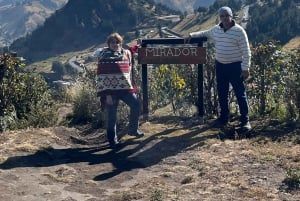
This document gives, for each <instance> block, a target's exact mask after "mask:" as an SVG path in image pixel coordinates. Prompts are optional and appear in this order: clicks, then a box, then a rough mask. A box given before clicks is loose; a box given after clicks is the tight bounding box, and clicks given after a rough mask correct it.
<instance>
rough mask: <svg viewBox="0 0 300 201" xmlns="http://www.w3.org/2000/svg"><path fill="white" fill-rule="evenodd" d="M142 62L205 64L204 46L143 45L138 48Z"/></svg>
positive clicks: (140, 61)
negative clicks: (149, 46) (150, 46)
mask: <svg viewBox="0 0 300 201" xmlns="http://www.w3.org/2000/svg"><path fill="white" fill-rule="evenodd" d="M138 62H139V63H140V64H205V63H206V48H204V47H152V48H146V47H142V48H139V49H138Z"/></svg>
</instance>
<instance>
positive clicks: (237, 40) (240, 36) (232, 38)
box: [190, 21, 251, 70]
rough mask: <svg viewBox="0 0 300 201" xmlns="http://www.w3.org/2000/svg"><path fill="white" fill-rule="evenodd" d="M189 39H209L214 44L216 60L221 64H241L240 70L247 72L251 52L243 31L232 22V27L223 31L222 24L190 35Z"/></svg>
mask: <svg viewBox="0 0 300 201" xmlns="http://www.w3.org/2000/svg"><path fill="white" fill-rule="evenodd" d="M190 36H191V37H203V36H206V37H210V38H212V39H213V40H214V42H215V47H216V49H215V54H216V60H217V61H218V62H220V63H223V64H228V63H234V62H238V61H240V62H242V70H249V67H250V59H251V51H250V47H249V42H248V37H247V34H246V32H245V30H244V29H243V28H242V27H241V26H240V25H238V24H236V23H235V22H234V21H233V26H232V27H231V28H230V29H228V30H226V31H224V28H223V24H222V23H220V24H219V25H215V26H214V27H212V28H211V29H209V30H206V31H199V32H193V33H190Z"/></svg>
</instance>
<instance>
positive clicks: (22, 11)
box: [0, 0, 68, 47]
mask: <svg viewBox="0 0 300 201" xmlns="http://www.w3.org/2000/svg"><path fill="white" fill-rule="evenodd" d="M67 1H68V0H44V1H38V0H22V1H21V0H18V1H16V0H13V1H8V0H3V1H0V47H1V46H7V45H9V44H11V43H12V42H13V41H14V40H16V39H17V38H20V37H24V36H26V34H28V33H31V32H32V31H33V30H35V29H36V28H37V27H38V26H41V25H42V24H43V23H44V21H45V19H46V18H48V17H49V16H51V15H52V14H53V13H54V12H55V11H56V10H58V9H60V8H61V7H62V6H64V5H65V4H66V3H67Z"/></svg>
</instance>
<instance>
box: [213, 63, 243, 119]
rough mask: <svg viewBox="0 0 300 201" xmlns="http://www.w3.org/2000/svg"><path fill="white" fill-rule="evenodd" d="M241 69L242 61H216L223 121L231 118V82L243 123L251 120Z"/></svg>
mask: <svg viewBox="0 0 300 201" xmlns="http://www.w3.org/2000/svg"><path fill="white" fill-rule="evenodd" d="M241 71H242V69H241V62H234V63H230V64H222V63H220V62H218V61H216V78H217V90H218V97H219V105H220V110H221V111H220V120H222V121H228V119H229V84H231V86H232V88H233V91H234V94H235V96H236V99H237V102H238V105H239V110H240V121H241V123H245V122H248V121H249V116H248V115H249V104H248V98H247V94H246V88H245V85H244V79H243V78H242V77H241Z"/></svg>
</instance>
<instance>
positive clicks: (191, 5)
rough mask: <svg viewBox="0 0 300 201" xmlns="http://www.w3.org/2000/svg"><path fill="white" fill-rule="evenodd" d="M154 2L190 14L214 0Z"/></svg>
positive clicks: (165, 0) (167, 0)
mask: <svg viewBox="0 0 300 201" xmlns="http://www.w3.org/2000/svg"><path fill="white" fill-rule="evenodd" d="M155 2H157V3H161V4H163V5H166V6H168V7H170V8H172V9H174V10H179V11H181V12H183V13H184V12H187V13H189V14H191V13H193V12H194V10H197V9H198V8H199V7H209V6H210V5H212V4H213V3H214V2H215V0H155Z"/></svg>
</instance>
